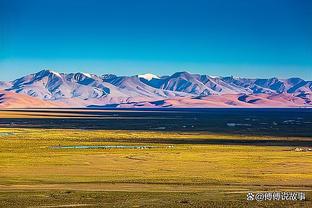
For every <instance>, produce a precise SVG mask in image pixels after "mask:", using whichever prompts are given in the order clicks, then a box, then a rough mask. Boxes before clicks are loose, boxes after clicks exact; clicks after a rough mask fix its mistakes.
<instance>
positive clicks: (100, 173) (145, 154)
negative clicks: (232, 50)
mask: <svg viewBox="0 0 312 208" xmlns="http://www.w3.org/2000/svg"><path fill="white" fill-rule="evenodd" d="M232 137H233V136H232V135H222V134H210V133H198V132H183V133H181V132H164V131H163V132H152V131H126V130H124V131H121V130H120V131H109V130H70V129H66V130H65V129H29V128H25V129H23V128H1V129H0V207H113V206H115V207H312V202H311V197H312V196H311V191H312V152H308V151H302V152H297V151H294V147H278V146H251V145H223V144H216V145H207V144H197V143H196V140H198V139H201V140H202V139H207V140H213V139H225V140H229V139H231V138H232ZM235 138H236V139H240V138H242V139H251V140H252V139H264V140H265V139H276V140H279V139H281V138H278V137H257V136H253V137H248V136H239V135H235ZM179 139H183V141H187V140H189V141H193V143H189V144H183V143H175V142H174V140H179ZM288 139H290V140H305V141H312V138H303V137H300V138H288ZM163 140H167V141H166V143H162V141H163ZM168 140H172V141H173V142H172V144H168ZM71 145H91V146H95V145H131V146H132V145H143V146H153V147H155V148H151V149H59V148H52V147H55V146H56V147H59V146H71ZM249 191H252V192H256V191H301V192H305V193H306V194H307V200H306V201H304V202H248V201H246V194H247V193H248V192H249Z"/></svg>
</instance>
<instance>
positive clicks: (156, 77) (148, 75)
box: [138, 73, 159, 81]
mask: <svg viewBox="0 0 312 208" xmlns="http://www.w3.org/2000/svg"><path fill="white" fill-rule="evenodd" d="M138 77H139V78H143V79H146V80H147V81H151V80H152V79H159V77H158V76H157V75H155V74H151V73H147V74H141V75H138Z"/></svg>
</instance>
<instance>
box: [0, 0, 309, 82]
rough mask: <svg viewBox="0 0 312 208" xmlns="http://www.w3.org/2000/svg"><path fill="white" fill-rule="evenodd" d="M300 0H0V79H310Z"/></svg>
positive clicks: (304, 7)
mask: <svg viewBox="0 0 312 208" xmlns="http://www.w3.org/2000/svg"><path fill="white" fill-rule="evenodd" d="M311 11H312V1H309V0H253V1H250V0H27V1H25V0H0V71H1V72H2V73H1V78H0V80H10V79H14V78H16V77H18V76H21V75H24V74H28V73H33V72H36V71H39V70H41V69H43V68H45V69H53V70H55V71H60V72H76V71H85V72H91V73H96V74H104V73H115V74H119V75H126V74H138V73H144V72H152V73H155V74H171V73H173V72H175V71H190V72H194V73H202V74H210V75H221V76H225V75H233V76H242V77H273V76H277V77H282V78H284V77H291V76H297V77H302V78H304V79H309V80H312V27H311V24H312V13H311Z"/></svg>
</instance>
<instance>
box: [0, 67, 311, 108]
mask: <svg viewBox="0 0 312 208" xmlns="http://www.w3.org/2000/svg"><path fill="white" fill-rule="evenodd" d="M0 89H2V90H4V91H6V92H14V93H17V94H23V95H28V96H30V97H34V98H37V99H40V100H43V101H50V102H51V101H55V102H58V103H60V102H61V103H62V102H63V103H65V104H66V106H80V107H83V106H84V107H85V106H90V105H100V106H106V105H110V106H111V105H112V104H113V105H115V106H122V105H128V106H129V107H131V106H134V107H135V106H136V105H141V106H143V107H145V106H147V107H148V106H152V107H166V105H155V104H153V102H158V103H167V102H169V101H170V102H171V104H170V105H169V106H171V107H175V103H176V106H181V105H180V104H179V105H178V104H177V103H181V102H182V100H183V99H184V100H185V101H187V100H188V101H192V102H189V105H188V104H185V102H184V101H183V102H182V103H184V104H183V106H184V107H192V105H194V102H193V101H194V99H195V100H197V101H199V100H201V101H200V102H202V101H203V100H206V101H207V100H208V101H209V102H210V103H211V102H212V101H213V100H214V101H215V102H214V104H213V105H209V102H208V101H207V102H206V101H205V103H203V102H202V106H203V107H209V106H218V103H219V105H220V106H224V105H225V106H229V107H233V106H234V107H235V106H244V105H245V104H246V103H247V104H248V106H249V105H251V106H254V107H261V106H270V104H271V105H272V107H274V106H276V105H281V106H280V107H283V106H284V105H282V104H283V102H284V101H281V102H276V100H287V102H286V103H287V106H312V102H311V94H312V81H306V80H303V79H300V78H289V79H278V78H268V79H248V78H237V77H232V76H231V77H213V76H209V75H199V74H191V73H188V72H177V73H174V74H173V75H171V76H162V77H159V76H156V75H153V74H145V75H136V76H116V75H113V74H104V75H94V74H87V73H80V72H79V73H69V74H65V73H58V72H54V71H51V70H42V71H40V72H38V73H34V74H30V75H27V76H24V77H21V78H19V79H16V80H14V81H11V82H0ZM233 95H235V96H233ZM250 97H253V99H247V98H250ZM223 98H227V99H228V100H227V101H225V100H224V99H223ZM212 99H213V100H212ZM257 99H258V100H257ZM254 100H255V101H254ZM260 100H262V101H263V102H260ZM264 101H265V102H264ZM270 101H272V102H271V103H270ZM273 101H274V102H273ZM235 102H238V103H237V104H236V105H231V103H235ZM186 103H187V102H186ZM192 103H193V104H192ZM284 103H285V102H284ZM243 104H244V105H243ZM264 104H265V105H264ZM287 106H286V107H287ZM276 107H278V106H276Z"/></svg>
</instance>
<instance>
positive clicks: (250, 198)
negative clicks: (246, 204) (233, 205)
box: [247, 192, 255, 201]
mask: <svg viewBox="0 0 312 208" xmlns="http://www.w3.org/2000/svg"><path fill="white" fill-rule="evenodd" d="M247 200H248V201H253V200H255V195H254V194H253V193H251V192H249V193H248V194H247Z"/></svg>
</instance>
